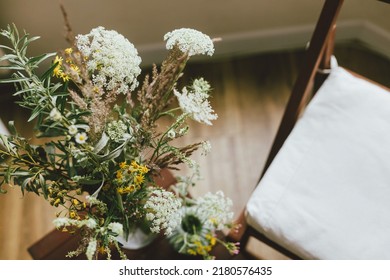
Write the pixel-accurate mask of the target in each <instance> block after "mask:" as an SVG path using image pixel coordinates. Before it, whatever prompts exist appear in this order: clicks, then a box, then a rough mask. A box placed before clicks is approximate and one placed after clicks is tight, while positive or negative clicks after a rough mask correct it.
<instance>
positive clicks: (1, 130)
mask: <svg viewBox="0 0 390 280" xmlns="http://www.w3.org/2000/svg"><path fill="white" fill-rule="evenodd" d="M0 134H5V135H9V132H8V129H7V128H6V127H5V125H4V123H3V121H2V120H1V119H0Z"/></svg>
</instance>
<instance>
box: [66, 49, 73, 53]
mask: <svg viewBox="0 0 390 280" xmlns="http://www.w3.org/2000/svg"><path fill="white" fill-rule="evenodd" d="M72 52H73V49H72V48H67V49H65V53H66V54H71V53H72Z"/></svg>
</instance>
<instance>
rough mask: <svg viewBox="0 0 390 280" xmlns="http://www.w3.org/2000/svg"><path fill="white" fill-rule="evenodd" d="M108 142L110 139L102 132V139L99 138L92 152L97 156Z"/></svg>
mask: <svg viewBox="0 0 390 280" xmlns="http://www.w3.org/2000/svg"><path fill="white" fill-rule="evenodd" d="M109 140H110V138H109V137H108V136H107V134H106V133H105V132H103V135H102V138H100V140H99V142H98V143H97V144H96V145H95V147H94V149H93V151H94V152H95V153H96V154H98V153H99V152H100V151H101V150H102V149H103V148H104V147H105V146H106V145H107V143H108V141H109Z"/></svg>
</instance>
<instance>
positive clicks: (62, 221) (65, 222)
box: [53, 217, 97, 229]
mask: <svg viewBox="0 0 390 280" xmlns="http://www.w3.org/2000/svg"><path fill="white" fill-rule="evenodd" d="M53 224H54V226H55V227H56V228H61V227H69V226H75V227H78V228H81V227H84V226H85V227H87V228H90V229H94V228H96V226H97V223H96V221H95V220H94V219H92V218H89V219H86V220H75V219H69V218H65V217H61V218H57V219H55V220H54V221H53Z"/></svg>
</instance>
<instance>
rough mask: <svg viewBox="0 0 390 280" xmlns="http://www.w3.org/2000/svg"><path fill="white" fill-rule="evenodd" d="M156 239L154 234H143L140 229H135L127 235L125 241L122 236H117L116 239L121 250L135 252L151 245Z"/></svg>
mask: <svg viewBox="0 0 390 280" xmlns="http://www.w3.org/2000/svg"><path fill="white" fill-rule="evenodd" d="M156 237H157V235H156V234H153V233H145V232H144V231H143V230H141V229H140V228H136V229H135V230H133V231H132V232H130V233H129V236H128V238H127V240H126V238H125V237H124V236H118V237H117V238H116V239H117V240H118V242H119V243H120V244H122V248H123V249H128V250H137V249H141V248H143V247H146V246H147V245H149V244H150V243H152V242H153V240H155V239H156Z"/></svg>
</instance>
